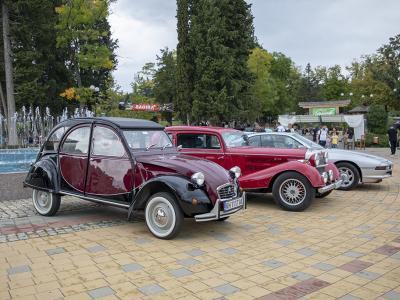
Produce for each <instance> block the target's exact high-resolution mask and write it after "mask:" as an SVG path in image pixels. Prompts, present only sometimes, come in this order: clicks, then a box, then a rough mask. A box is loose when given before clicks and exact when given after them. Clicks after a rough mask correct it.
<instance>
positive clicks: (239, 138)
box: [222, 131, 249, 148]
mask: <svg viewBox="0 0 400 300" xmlns="http://www.w3.org/2000/svg"><path fill="white" fill-rule="evenodd" d="M222 138H223V139H224V142H225V145H226V146H227V147H228V148H235V147H243V146H248V145H249V140H248V138H247V136H246V135H245V134H243V133H242V132H240V131H225V132H223V133H222Z"/></svg>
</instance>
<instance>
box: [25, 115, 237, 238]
mask: <svg viewBox="0 0 400 300" xmlns="http://www.w3.org/2000/svg"><path fill="white" fill-rule="evenodd" d="M239 176H240V172H237V170H236V169H235V168H234V169H233V171H226V170H225V169H224V168H222V167H221V166H219V165H217V164H215V163H213V162H210V161H207V160H204V159H199V158H195V157H191V156H186V155H183V154H181V153H179V152H177V150H176V148H175V147H173V146H172V143H171V140H170V139H169V137H168V135H167V134H166V133H165V131H164V128H163V127H162V126H161V125H159V124H157V123H154V122H151V121H146V120H135V119H127V118H78V119H72V120H68V121H65V122H62V123H60V124H58V125H57V126H56V127H55V128H54V129H53V130H52V132H51V133H50V135H49V137H48V138H47V140H46V142H45V143H44V145H43V146H42V148H41V150H40V152H39V154H38V157H37V159H36V162H35V163H34V164H33V165H32V167H31V168H30V171H29V173H28V175H27V177H26V179H25V182H24V184H25V186H28V187H31V188H33V195H32V199H33V205H34V207H35V209H36V211H37V212H38V213H39V214H41V215H44V216H51V215H54V214H55V213H56V212H57V210H58V209H59V206H60V199H61V196H64V195H70V196H76V197H79V198H81V199H84V200H89V201H94V202H99V203H104V204H109V205H114V206H118V207H123V208H126V209H129V211H128V218H129V216H131V214H132V212H135V211H144V215H145V220H146V224H147V226H148V228H149V230H150V231H151V233H152V234H153V235H155V236H156V237H158V238H161V239H170V238H173V237H174V236H176V235H177V234H178V232H179V230H180V229H181V227H182V225H183V219H184V217H190V218H194V219H195V220H196V221H211V220H225V219H226V218H228V217H229V216H230V215H232V214H234V213H236V212H237V211H239V210H241V209H243V208H244V207H245V193H243V192H242V191H241V189H240V187H239V184H238V180H237V179H238V177H239Z"/></svg>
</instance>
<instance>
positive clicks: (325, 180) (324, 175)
mask: <svg viewBox="0 0 400 300" xmlns="http://www.w3.org/2000/svg"><path fill="white" fill-rule="evenodd" d="M321 176H322V178H323V179H324V183H327V182H328V173H326V172H324V173H322V174H321Z"/></svg>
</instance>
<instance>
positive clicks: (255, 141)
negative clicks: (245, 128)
mask: <svg viewBox="0 0 400 300" xmlns="http://www.w3.org/2000/svg"><path fill="white" fill-rule="evenodd" d="M249 146H253V147H260V146H261V136H259V135H256V136H251V137H249Z"/></svg>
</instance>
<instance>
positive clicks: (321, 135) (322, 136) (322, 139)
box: [318, 125, 328, 148]
mask: <svg viewBox="0 0 400 300" xmlns="http://www.w3.org/2000/svg"><path fill="white" fill-rule="evenodd" d="M327 138H328V128H327V127H326V126H325V125H324V126H322V127H321V129H320V130H319V131H318V143H319V144H320V145H321V146H322V147H324V148H325V146H326V140H327Z"/></svg>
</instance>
